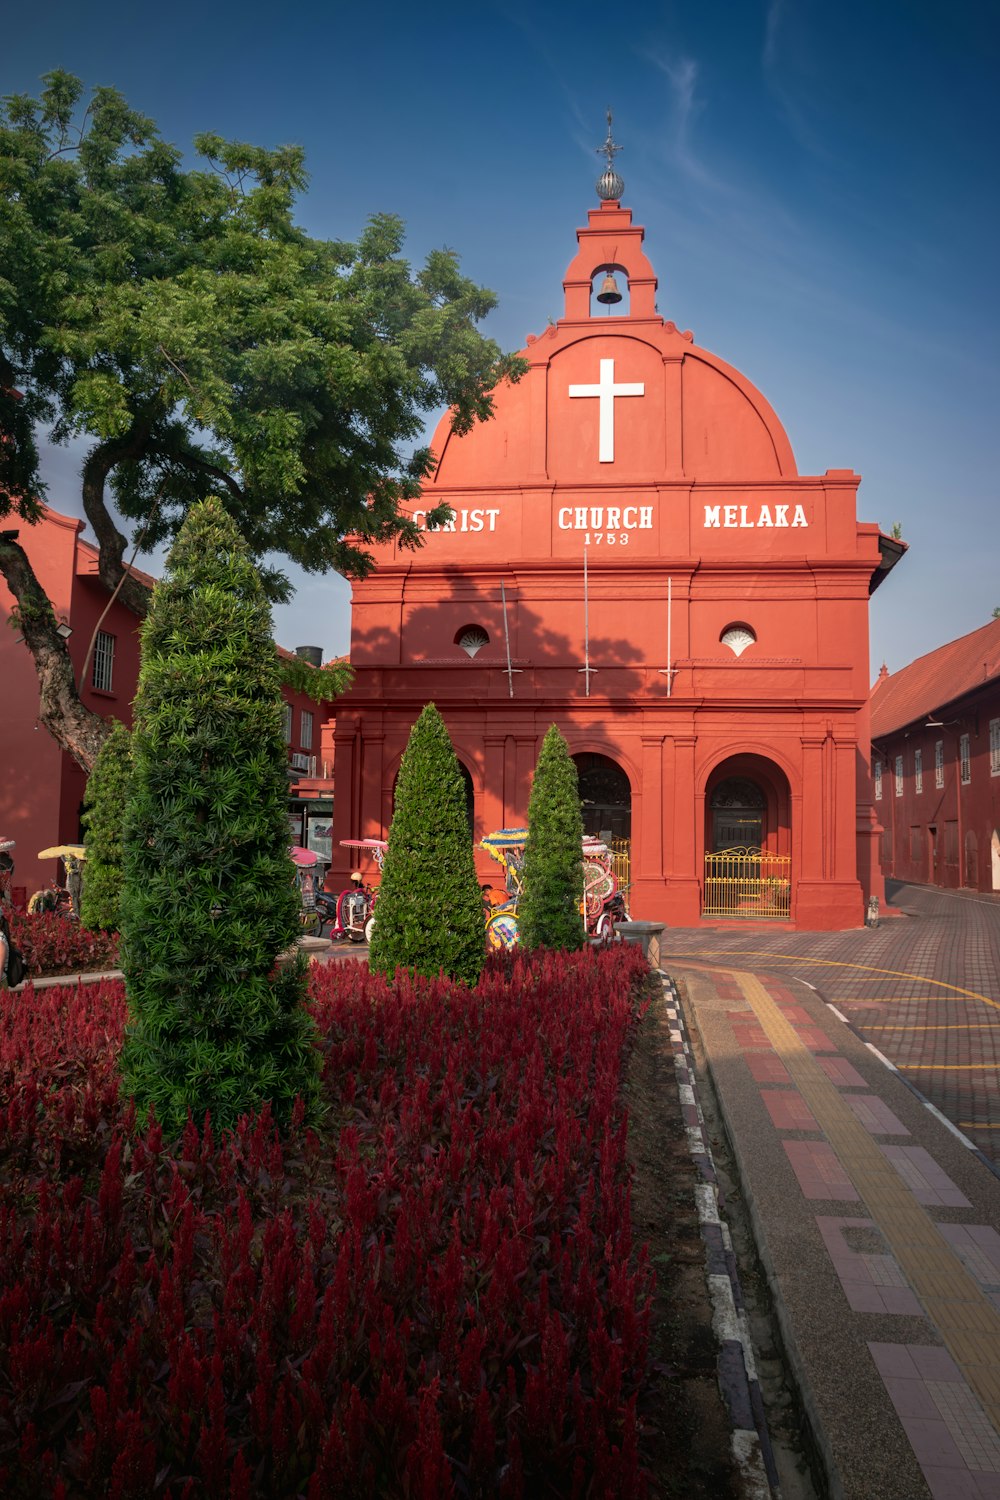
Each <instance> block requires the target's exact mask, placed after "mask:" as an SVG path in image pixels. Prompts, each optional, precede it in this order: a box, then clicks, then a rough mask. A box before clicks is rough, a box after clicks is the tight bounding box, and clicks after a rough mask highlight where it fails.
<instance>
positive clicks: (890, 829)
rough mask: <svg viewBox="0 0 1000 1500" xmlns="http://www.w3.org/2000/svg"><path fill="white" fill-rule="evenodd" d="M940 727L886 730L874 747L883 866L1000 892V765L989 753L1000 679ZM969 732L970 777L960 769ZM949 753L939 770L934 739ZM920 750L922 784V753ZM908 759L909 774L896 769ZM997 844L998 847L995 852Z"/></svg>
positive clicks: (953, 707)
mask: <svg viewBox="0 0 1000 1500" xmlns="http://www.w3.org/2000/svg"><path fill="white" fill-rule="evenodd" d="M925 717H934V718H941V719H942V720H943V721H944V722H943V723H942V727H941V728H940V729H928V728H926V727H925V723H924V722H923V721H921V722H919V723H914V724H911V725H909V726H908V727H907V728H905V729H900V730H899V731H898V732H897V733H895V734H891V735H886V736H884V737H883V738H881V739H879V740H878V741H876V743H875V745H874V746H873V753H874V755H875V756H876V757H877V758H878V759H879V760H880V761H881V763H882V768H883V769H882V777H881V794H882V795H881V797H880V798H879V800H878V801H877V802H876V808H877V810H878V815H879V821H880V823H881V825H882V828H883V830H884V831H883V834H882V868H883V870H884V871H885V874H886V875H887V876H891V877H892V878H893V879H896V880H906V881H917V882H919V883H920V884H923V885H937V886H942V887H944V888H946V889H948V888H950V889H952V890H957V889H959V888H965V889H969V890H978V891H1000V770H997V771H994V770H993V769H992V765H991V755H990V724H991V721H1000V683H997V682H996V681H994V682H992V683H990V684H988V685H987V686H986V687H985V688H984V689H983V690H982V691H981V692H978V693H974V694H970V695H968V696H967V697H965V698H962V699H959V700H957V701H955V702H952V703H950V704H949V705H948V707H947V709H946V710H942V711H941V713H940V714H937V713H935V714H933V715H927V716H925ZM963 735H968V737H969V780H968V782H967V783H965V784H963V783H962V780H961V775H960V765H959V758H960V742H961V737H962V736H963ZM938 743H940V745H941V754H942V759H943V762H944V764H943V766H942V774H941V781H942V783H943V785H941V786H938V785H937V779H938V778H937V776H936V774H935V746H936V745H937V744H938ZM917 751H919V752H920V756H921V777H920V781H921V789H920V790H919V791H918V790H917V774H916V767H917V762H916V754H917ZM897 757H901V759H902V771H903V774H902V777H898V776H897V774H896V760H897ZM994 850H995V851H996V852H995V853H994Z"/></svg>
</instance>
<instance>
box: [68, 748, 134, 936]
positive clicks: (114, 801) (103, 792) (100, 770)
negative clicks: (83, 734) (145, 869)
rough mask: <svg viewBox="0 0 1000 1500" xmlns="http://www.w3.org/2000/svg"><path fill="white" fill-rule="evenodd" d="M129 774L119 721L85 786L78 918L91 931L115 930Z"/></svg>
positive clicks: (128, 752)
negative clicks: (83, 854) (83, 855)
mask: <svg viewBox="0 0 1000 1500" xmlns="http://www.w3.org/2000/svg"><path fill="white" fill-rule="evenodd" d="M131 770H132V736H131V735H130V734H129V732H128V730H127V729H126V728H125V725H124V724H121V723H118V722H117V721H116V722H115V723H114V724H113V725H112V728H111V733H110V734H109V735H108V738H107V739H106V740H105V741H104V744H103V746H102V747H101V751H100V754H99V755H98V757H97V760H96V761H95V763H94V769H93V771H92V772H91V773H90V778H89V780H88V782H87V796H86V806H85V809H84V814H83V826H84V829H85V842H86V846H87V859H86V863H85V864H84V866H83V892H82V896H81V900H80V920H81V922H82V923H83V925H84V927H89V928H90V929H91V931H93V932H98V931H101V930H103V931H106V932H117V931H118V906H119V902H120V900H121V893H122V821H123V817H124V813H125V805H126V802H127V801H128V786H129V777H130V775H131Z"/></svg>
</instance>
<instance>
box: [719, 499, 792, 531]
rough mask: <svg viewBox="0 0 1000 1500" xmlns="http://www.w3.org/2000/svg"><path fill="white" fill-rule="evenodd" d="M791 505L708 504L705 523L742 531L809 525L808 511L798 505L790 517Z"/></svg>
mask: <svg viewBox="0 0 1000 1500" xmlns="http://www.w3.org/2000/svg"><path fill="white" fill-rule="evenodd" d="M791 509H792V507H791V506H790V505H773V506H772V505H762V506H760V507H759V508H758V507H757V506H755V505H706V506H705V525H706V526H721V527H735V528H736V529H737V530H740V531H751V530H753V529H754V528H755V527H757V526H786V527H790V526H808V525H809V522H808V521H807V520H806V513H805V511H804V510H803V508H802V506H801V505H796V506H795V509H794V510H793V511H792V518H791V520H789V519H788V512H789V510H791Z"/></svg>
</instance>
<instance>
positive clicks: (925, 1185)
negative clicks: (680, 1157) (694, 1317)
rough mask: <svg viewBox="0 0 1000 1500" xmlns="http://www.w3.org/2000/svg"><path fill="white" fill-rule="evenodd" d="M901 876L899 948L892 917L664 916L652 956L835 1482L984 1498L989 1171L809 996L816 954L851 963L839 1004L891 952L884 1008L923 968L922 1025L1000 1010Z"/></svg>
mask: <svg viewBox="0 0 1000 1500" xmlns="http://www.w3.org/2000/svg"><path fill="white" fill-rule="evenodd" d="M901 895H902V896H903V897H904V900H905V902H907V903H909V904H910V909H911V910H912V911H913V912H914V916H913V917H912V918H911V919H910V924H912V925H910V934H911V936H910V942H909V945H908V946H904V947H902V948H900V947H897V946H895V945H896V944H898V943H899V942H900V938H899V936H898V935H897V929H898V930H900V931H901V930H902V929H904V927H906V926H907V925H908V924H907V923H906V922H905V921H904V919H900V921H899V922H897V923H895V924H894V925H893V927H892V928H891V929H888V931H886V930H885V929H879V930H878V931H877V932H871V933H868V932H858V933H853V934H821V935H817V934H812V935H810V934H804V933H797V934H787V933H786V934H778V935H775V936H771V935H767V936H766V937H765V938H763V939H762V935H761V934H760V933H759V932H754V933H752V934H751V933H744V934H743V936H742V938H740V937H738V936H736V937H732V936H729V935H727V934H722V936H721V937H719V936H718V935H717V934H715V933H706V932H700V933H693V934H683V935H681V934H676V933H674V934H671V935H670V938H671V941H670V943H669V945H668V947H669V950H670V957H669V958H668V959H667V960H666V961H665V968H666V969H667V971H668V972H669V974H670V976H671V978H672V979H673V980H674V981H675V983H676V984H677V987H678V989H679V992H680V996H681V1002H682V1008H683V1011H684V1014H685V1017H686V1020H687V1023H688V1026H689V1028H690V1029H691V1030H692V1032H694V1034H695V1035H696V1037H697V1039H698V1042H699V1044H700V1048H701V1056H702V1068H703V1070H707V1072H708V1073H709V1074H710V1077H711V1081H712V1084H713V1086H714V1090H715V1096H716V1099H717V1102H718V1105H719V1108H720V1111H721V1114H722V1117H723V1119H724V1121H725V1126H726V1132H727V1135H728V1137H729V1140H730V1143H731V1146H732V1148H733V1152H734V1155H735V1157H736V1162H737V1166H738V1170H739V1180H740V1190H741V1192H742V1193H743V1194H744V1196H745V1199H746V1203H747V1206H748V1209H749V1213H750V1217H751V1221H752V1223H753V1225H754V1231H755V1236H756V1239H757V1243H758V1248H759V1251H760V1255H761V1259H762V1262H763V1265H764V1268H765V1270H766V1272H767V1275H768V1279H769V1283H770V1286H771V1290H772V1293H773V1295H774V1298H775V1304H776V1308H777V1313H778V1320H779V1324H780V1327H781V1329H782V1334H783V1337H784V1340H785V1343H786V1350H787V1353H788V1356H789V1359H790V1362H791V1365H792V1369H793V1372H794V1374H795V1376H796V1379H797V1381H798V1384H799V1386H800V1389H801V1391H802V1395H803V1400H804V1405H805V1408H806V1411H807V1414H808V1417H809V1420H810V1425H811V1426H812V1428H813V1432H814V1435H815V1437H816V1440H817V1444H818V1447H819V1450H820V1453H821V1455H822V1458H823V1462H824V1465H825V1467H826V1469H827V1473H828V1475H829V1479H830V1487H831V1492H832V1494H834V1495H838V1496H843V1497H845V1500H920V1497H926V1496H933V1497H934V1500H1000V1233H998V1228H1000V1177H998V1176H997V1174H996V1173H995V1172H994V1171H993V1170H991V1169H990V1166H989V1164H988V1163H987V1161H985V1160H984V1159H983V1157H982V1156H981V1155H980V1153H979V1152H978V1151H977V1150H974V1149H970V1146H969V1144H968V1143H967V1142H966V1141H965V1140H963V1139H962V1138H961V1137H960V1135H959V1134H958V1132H957V1131H956V1130H955V1129H954V1127H952V1126H951V1125H950V1123H949V1122H948V1121H946V1120H944V1119H942V1118H941V1116H940V1115H938V1114H937V1113H936V1111H934V1110H932V1109H930V1108H928V1107H927V1105H926V1104H925V1102H924V1101H923V1099H922V1098H921V1097H920V1096H919V1095H918V1094H917V1092H915V1091H914V1089H913V1088H912V1087H910V1086H909V1085H908V1081H907V1077H906V1074H905V1073H904V1072H903V1071H898V1072H897V1071H895V1070H893V1069H892V1068H890V1067H889V1066H887V1065H886V1063H885V1062H884V1061H883V1060H882V1058H881V1056H880V1053H879V1052H878V1051H876V1050H873V1048H872V1047H871V1046H870V1045H867V1044H866V1042H865V1041H864V1040H863V1037H862V1035H861V1034H859V1033H858V1032H857V1031H855V1030H854V1029H853V1027H852V1026H850V1025H848V1024H846V1022H845V1021H844V1020H843V1019H841V1015H843V1014H845V1013H846V1011H845V1010H843V1009H842V1007H844V1005H845V999H844V996H843V995H838V997H837V1003H836V1007H835V1008H834V1007H833V1006H832V1005H831V1004H828V1003H826V992H827V990H828V988H829V987H830V983H831V975H833V976H834V977H835V978H837V977H838V976H839V975H840V974H841V970H842V968H843V967H844V966H848V965H852V964H860V965H861V967H862V969H863V971H864V973H863V981H864V984H865V986H866V988H865V993H864V995H863V996H861V997H860V1000H861V1004H860V1005H858V1006H856V1007H855V1009H854V1012H853V1016H852V1019H853V1017H854V1016H857V1015H858V1014H860V1015H861V1016H862V1017H867V1016H868V1014H869V1012H870V1011H871V1010H873V1009H874V1007H875V1006H876V1005H878V1004H883V1005H884V1004H886V1002H887V1000H888V996H887V994H882V993H881V992H880V993H879V994H878V995H876V994H875V993H874V992H873V990H872V989H871V988H870V986H871V985H872V973H873V972H875V971H878V970H889V971H891V982H892V985H893V989H894V995H893V997H892V1000H891V1002H890V1003H891V1004H892V1005H893V1007H894V1009H893V1014H894V1015H898V1014H899V1013H900V1012H899V1005H900V1003H901V1002H902V1003H903V1004H904V1006H908V1007H912V1006H914V1005H915V1004H916V1003H917V1002H919V1001H922V1003H923V1005H924V1012H923V1014H926V1011H927V1010H928V1009H929V1008H930V1007H931V1005H932V1003H933V1002H932V1000H931V999H930V998H929V997H930V996H932V995H933V993H934V990H933V986H934V984H935V983H937V984H939V985H941V986H942V990H941V996H940V999H939V1000H938V1001H937V1005H938V1009H939V1011H941V1012H943V1015H944V1017H945V1018H946V1019H942V1020H940V1021H938V1022H936V1023H935V1024H937V1025H941V1026H944V1025H954V1026H956V1027H959V1028H964V1029H965V1030H966V1031H969V1030H971V1029H972V1027H973V1025H975V1026H985V1025H987V1024H989V1025H991V1026H995V1025H997V1023H1000V996H998V994H997V986H996V974H995V973H994V975H993V977H992V981H991V982H990V983H986V982H984V978H986V979H989V976H987V975H986V974H985V969H984V971H983V973H984V978H979V979H978V980H977V983H978V985H979V989H978V992H977V993H975V994H972V993H970V991H971V990H972V989H973V986H972V985H971V984H969V983H962V982H960V981H967V980H968V978H969V975H968V973H967V972H966V969H967V967H968V964H970V963H971V962H972V961H973V959H972V958H971V957H970V958H969V959H968V960H962V962H961V964H960V962H959V958H958V949H959V946H960V935H959V934H957V933H956V932H955V931H953V930H951V929H952V928H953V927H954V926H955V925H956V924H955V923H954V922H953V920H952V918H951V917H950V916H949V915H948V913H947V911H945V913H944V915H941V913H940V906H941V903H942V899H943V898H940V899H939V893H936V892H935V893H924V892H921V891H916V890H915V888H913V887H909V888H907V889H906V891H905V892H902V893H901ZM953 900H956V901H957V902H958V903H959V905H960V907H961V910H962V911H963V912H964V911H968V909H969V904H968V903H967V902H966V901H964V900H961V898H953ZM986 904H987V905H988V903H986ZM997 914H998V915H1000V912H998V913H997ZM957 925H960V924H957ZM972 925H973V927H974V926H975V918H973V923H972ZM990 931H993V929H989V928H987V933H989V932H990ZM883 932H886V936H885V937H883V936H882V934H883ZM872 940H874V941H872ZM992 940H995V939H990V938H989V937H987V940H986V941H987V944H988V943H989V941H992ZM866 944H867V946H864V945H866ZM851 945H853V948H852V946H851ZM727 948H728V953H727V954H726V955H725V956H724V951H725V950H726V949H727ZM699 949H700V950H702V951H699V952H698V958H697V959H696V958H695V952H696V951H697V950H699ZM705 949H711V950H715V951H712V952H709V953H706V952H704V951H703V950H705ZM719 950H722V951H719ZM748 950H749V951H748ZM817 950H818V951H817ZM907 954H909V955H910V958H909V966H908V968H906V969H904V968H902V967H899V968H897V967H896V965H897V964H900V965H901V964H902V963H903V961H904V960H905V959H906V957H907ZM791 959H793V960H794V963H793V964H791V966H789V963H788V960H791ZM809 959H813V960H815V964H811V963H809V962H808V960H809ZM751 965H753V966H754V969H755V972H751V967H750V966H751ZM783 965H784V968H782V966H783ZM790 968H791V970H796V971H797V972H790V971H789V969H790ZM942 971H944V972H947V973H948V974H949V976H950V978H949V979H943V978H940V977H939V975H940V973H941V972H942ZM800 976H801V977H800ZM849 977H850V978H852V979H854V980H855V981H857V980H858V978H861V977H862V976H859V975H857V974H853V973H852V974H851V975H850V976H849ZM883 981H884V983H885V984H886V985H888V984H889V982H890V976H885V975H884V976H883V979H880V980H878V981H877V982H878V983H879V984H880V985H881V984H882V983H883ZM844 993H845V994H847V995H848V996H849V1000H850V999H852V998H855V999H856V998H857V988H856V989H855V990H854V991H853V992H849V991H847V990H846V988H845V990H844ZM849 1000H848V1003H849ZM911 1013H912V1014H913V1015H914V1016H916V1015H918V1014H920V1012H918V1011H916V1010H910V1009H904V1010H903V1014H904V1016H908V1015H910V1014H911ZM879 1016H881V1011H880V1012H879ZM985 1017H988V1018H989V1020H988V1021H987V1020H986V1019H984V1018H985ZM896 1024H897V1025H899V1026H901V1027H903V1026H905V1024H906V1023H905V1021H898V1022H897V1023H896ZM916 1024H917V1025H919V1026H921V1027H923V1028H924V1029H923V1030H920V1031H916V1028H915V1027H914V1035H915V1037H917V1038H918V1041H914V1040H913V1039H912V1038H908V1037H907V1035H906V1033H905V1032H904V1031H902V1030H901V1031H900V1033H899V1037H900V1041H899V1044H898V1046H897V1053H898V1055H899V1056H901V1057H902V1056H904V1054H905V1056H906V1057H914V1056H917V1057H926V1056H928V1055H933V1056H934V1057H935V1058H938V1057H939V1056H940V1055H941V1048H940V1043H939V1042H938V1040H937V1038H938V1037H939V1036H940V1033H939V1032H936V1031H931V1030H929V1029H928V1024H927V1022H926V1021H925V1020H921V1021H919V1022H917V1023H916ZM919 1039H923V1040H919ZM995 1040H996V1038H995V1037H994V1038H991V1041H993V1042H995ZM965 1045H966V1046H967V1047H969V1046H971V1045H972V1044H971V1041H970V1040H969V1039H968V1037H967V1038H966V1042H965ZM951 1055H952V1054H951V1053H950V1052H945V1053H944V1055H943V1057H942V1060H941V1063H940V1066H939V1065H938V1064H937V1063H935V1066H934V1069H933V1070H932V1071H933V1072H935V1073H937V1072H938V1071H941V1072H944V1071H946V1070H947V1068H948V1067H949V1066H950V1060H951ZM994 1086H995V1077H994ZM920 1087H921V1088H922V1087H923V1081H922V1082H921V1085H920ZM983 1097H987V1098H990V1099H993V1100H995V1094H993V1095H988V1094H984V1095H983ZM967 1107H968V1106H967V1104H966V1103H961V1108H962V1109H965V1108H967ZM991 1107H992V1106H991ZM998 1123H1000V1122H998Z"/></svg>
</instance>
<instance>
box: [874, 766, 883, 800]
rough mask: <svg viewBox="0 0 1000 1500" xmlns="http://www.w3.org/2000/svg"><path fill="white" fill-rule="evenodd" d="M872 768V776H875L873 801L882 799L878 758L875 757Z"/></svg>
mask: <svg viewBox="0 0 1000 1500" xmlns="http://www.w3.org/2000/svg"><path fill="white" fill-rule="evenodd" d="M872 769H873V772H874V777H875V801H876V802H881V801H882V762H881V760H880V759H876V761H875V765H874V766H873V768H872Z"/></svg>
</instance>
